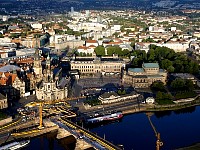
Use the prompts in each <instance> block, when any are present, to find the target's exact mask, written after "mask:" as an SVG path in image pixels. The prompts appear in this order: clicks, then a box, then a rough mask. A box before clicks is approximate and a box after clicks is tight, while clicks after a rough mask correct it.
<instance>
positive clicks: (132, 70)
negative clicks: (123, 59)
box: [128, 68, 144, 72]
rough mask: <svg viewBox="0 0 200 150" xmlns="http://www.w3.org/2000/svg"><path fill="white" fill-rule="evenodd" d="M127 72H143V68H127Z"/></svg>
mask: <svg viewBox="0 0 200 150" xmlns="http://www.w3.org/2000/svg"><path fill="white" fill-rule="evenodd" d="M128 71H131V72H144V70H143V68H129V69H128Z"/></svg>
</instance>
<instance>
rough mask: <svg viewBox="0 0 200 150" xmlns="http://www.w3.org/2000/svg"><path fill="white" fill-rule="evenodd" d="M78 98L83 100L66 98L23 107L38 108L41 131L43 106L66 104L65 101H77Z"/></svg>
mask: <svg viewBox="0 0 200 150" xmlns="http://www.w3.org/2000/svg"><path fill="white" fill-rule="evenodd" d="M79 98H84V97H74V98H66V99H63V100H61V99H58V100H53V101H40V102H31V103H28V104H27V105H25V107H35V106H38V107H39V120H40V124H39V127H38V128H39V129H42V127H43V126H42V121H43V120H42V110H43V105H49V104H56V103H59V102H66V100H73V99H79Z"/></svg>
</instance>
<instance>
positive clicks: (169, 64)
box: [161, 59, 172, 69]
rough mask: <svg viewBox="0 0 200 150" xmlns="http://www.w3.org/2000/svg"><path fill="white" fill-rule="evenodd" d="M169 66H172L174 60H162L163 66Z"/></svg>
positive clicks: (164, 67)
mask: <svg viewBox="0 0 200 150" xmlns="http://www.w3.org/2000/svg"><path fill="white" fill-rule="evenodd" d="M169 66H172V62H171V61H170V60H168V59H164V60H162V61H161V68H163V69H167V68H168V67H169Z"/></svg>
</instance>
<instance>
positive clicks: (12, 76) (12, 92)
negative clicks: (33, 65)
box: [0, 65, 25, 105]
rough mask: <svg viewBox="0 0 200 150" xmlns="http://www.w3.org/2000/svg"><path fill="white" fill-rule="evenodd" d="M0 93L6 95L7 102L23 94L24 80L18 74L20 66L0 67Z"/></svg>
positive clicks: (10, 102)
mask: <svg viewBox="0 0 200 150" xmlns="http://www.w3.org/2000/svg"><path fill="white" fill-rule="evenodd" d="M0 93H2V94H3V95H4V96H7V99H8V103H9V104H11V105H12V101H13V100H18V99H20V98H21V97H24V96H25V81H24V80H23V78H22V76H21V75H20V68H19V67H17V66H15V65H6V66H4V67H1V68H0Z"/></svg>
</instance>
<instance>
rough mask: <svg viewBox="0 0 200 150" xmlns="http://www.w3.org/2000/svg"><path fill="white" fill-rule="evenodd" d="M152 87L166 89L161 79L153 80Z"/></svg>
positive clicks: (160, 89)
mask: <svg viewBox="0 0 200 150" xmlns="http://www.w3.org/2000/svg"><path fill="white" fill-rule="evenodd" d="M151 89H153V90H156V91H166V89H165V85H164V83H163V82H160V81H155V82H153V83H152V85H151Z"/></svg>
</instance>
